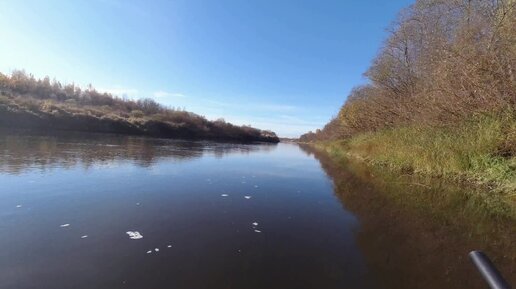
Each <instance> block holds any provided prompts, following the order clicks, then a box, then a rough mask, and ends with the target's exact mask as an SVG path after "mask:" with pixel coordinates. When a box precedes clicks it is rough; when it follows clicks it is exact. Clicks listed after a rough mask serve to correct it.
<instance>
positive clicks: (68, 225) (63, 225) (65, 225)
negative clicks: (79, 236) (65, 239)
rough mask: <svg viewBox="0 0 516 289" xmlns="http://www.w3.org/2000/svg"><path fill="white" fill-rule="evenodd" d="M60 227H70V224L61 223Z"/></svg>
mask: <svg viewBox="0 0 516 289" xmlns="http://www.w3.org/2000/svg"><path fill="white" fill-rule="evenodd" d="M59 227H61V228H66V227H70V224H62V225H60V226H59Z"/></svg>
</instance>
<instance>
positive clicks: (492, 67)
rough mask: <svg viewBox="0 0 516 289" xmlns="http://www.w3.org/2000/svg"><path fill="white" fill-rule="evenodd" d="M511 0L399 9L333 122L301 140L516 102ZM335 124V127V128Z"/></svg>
mask: <svg viewBox="0 0 516 289" xmlns="http://www.w3.org/2000/svg"><path fill="white" fill-rule="evenodd" d="M514 27H516V1H514V0H509V1H496V0H418V1H416V3H415V4H413V5H412V6H410V7H409V8H408V9H406V10H404V11H402V12H401V13H400V15H399V19H398V20H397V21H396V22H395V23H393V25H392V27H391V28H390V29H389V30H390V36H389V37H388V39H387V40H386V41H385V43H384V45H383V47H382V49H381V51H380V53H379V54H378V56H377V57H376V58H375V59H374V61H373V63H372V65H371V67H370V68H369V69H368V70H367V72H366V73H365V76H366V77H367V78H368V79H369V83H368V84H366V85H363V86H359V87H356V88H355V89H353V90H352V92H351V94H350V95H349V97H348V99H347V101H346V103H345V104H344V106H343V107H342V109H341V110H340V112H339V115H338V117H337V118H336V119H334V120H332V122H331V123H330V124H329V125H328V126H326V127H325V128H324V129H322V130H320V131H318V132H316V133H308V134H306V135H303V136H302V137H301V140H302V141H314V140H331V139H339V138H348V137H351V136H354V135H357V134H360V133H364V132H372V131H378V130H383V129H386V128H394V127H403V126H407V125H412V124H425V125H428V126H443V125H450V124H453V123H456V122H457V121H462V120H465V119H468V118H470V117H472V116H474V115H477V114H483V113H499V112H501V111H507V110H513V111H514V109H515V107H516V80H515V76H514V70H515V62H516V45H515V41H516V30H515V29H514ZM335 126H338V127H339V128H338V129H336V128H335Z"/></svg>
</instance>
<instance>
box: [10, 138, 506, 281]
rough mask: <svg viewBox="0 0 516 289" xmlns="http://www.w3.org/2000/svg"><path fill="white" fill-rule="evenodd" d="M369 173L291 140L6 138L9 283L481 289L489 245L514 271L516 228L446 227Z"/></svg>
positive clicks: (411, 187)
mask: <svg viewBox="0 0 516 289" xmlns="http://www.w3.org/2000/svg"><path fill="white" fill-rule="evenodd" d="M337 172H338V173H337ZM372 174H373V173H371V172H369V171H367V172H366V173H364V171H363V169H362V170H361V171H359V172H357V169H355V168H354V167H351V166H350V168H348V169H346V168H344V169H343V168H340V167H339V168H338V169H337V168H336V167H334V166H333V165H332V164H329V163H328V160H324V157H321V156H317V155H314V154H313V152H311V151H309V150H307V149H306V148H301V147H299V146H298V145H296V144H282V143H280V144H277V145H271V144H227V143H226V144H223V143H215V142H199V141H197V142H192V141H178V140H163V139H152V138H140V137H127V136H113V135H95V134H88V135H81V134H68V135H54V136H37V135H27V134H6V133H4V134H1V135H0V185H1V186H0V216H1V217H0V230H1V232H2V235H1V237H0V248H2V250H0V288H20V289H28V288H106V289H107V288H110V289H111V288H185V289H186V288H221V289H222V288H267V289H275V288H278V289H279V288H281V289H288V288H292V289H302V288H317V289H332V288H340V289H341V288H359V289H360V288H444V287H443V286H448V288H458V287H454V286H457V285H460V284H462V285H464V286H466V285H467V286H466V287H463V288H484V286H483V285H484V284H482V283H481V282H482V281H481V279H480V277H479V276H477V275H476V272H475V271H474V269H473V267H472V265H471V264H469V262H468V261H467V252H468V250H469V249H472V248H473V246H484V245H486V244H488V245H489V246H487V248H488V249H489V250H491V251H494V252H495V253H494V254H495V255H497V253H496V252H498V251H499V250H502V249H508V251H505V252H504V253H500V254H499V255H500V256H494V257H495V260H496V261H499V262H501V264H502V269H503V270H502V271H503V272H504V274H509V275H512V274H513V273H514V272H515V271H514V267H515V266H514V254H513V253H514V248H513V247H512V248H511V247H510V243H511V241H514V239H512V238H513V237H514V235H513V234H512V233H513V232H512V231H511V230H512V229H513V228H511V227H510V226H509V227H508V225H507V224H505V223H503V224H502V225H500V226H501V227H500V228H499V229H500V230H504V229H505V231H507V229H508V231H509V232H506V235H505V236H503V237H501V238H498V239H501V240H502V241H498V243H496V242H495V241H493V239H492V238H484V239H483V241H482V242H477V241H476V237H475V236H476V235H475V234H471V233H468V234H464V232H455V231H461V230H469V229H467V228H469V227H467V226H464V227H462V226H459V225H457V224H455V223H454V224H452V225H450V226H453V228H458V229H457V230H452V229H450V228H445V229H443V228H442V226H441V225H439V226H438V225H436V222H434V221H432V222H430V221H425V220H426V219H425V216H423V215H424V214H423V213H419V212H415V211H414V210H409V209H404V208H405V207H403V206H401V207H398V206H399V204H395V202H394V201H392V200H391V199H388V198H386V197H385V196H384V195H385V194H384V193H385V192H382V190H392V188H388V187H385V186H383V187H382V186H376V185H374V184H375V181H374V177H373V176H371V175H372ZM364 176H366V177H365V178H364ZM368 178H373V180H370V179H368ZM408 184H409V185H404V186H403V187H400V186H401V185H403V184H398V185H397V186H396V188H395V189H397V190H399V189H400V188H401V189H403V190H406V191H411V190H416V191H418V192H419V191H420V190H421V188H417V186H416V187H415V186H414V185H410V184H414V183H410V182H409V183H408ZM418 184H420V183H419V182H418ZM422 186H428V185H427V184H423V185H422ZM423 188H424V187H423ZM439 190H443V187H442V186H440V187H439ZM407 219H410V220H411V221H410V222H407V221H406V220H407ZM403 220H405V221H403ZM438 224H440V223H438ZM439 234H442V236H441V235H439ZM464 235H468V236H469V237H464ZM471 236H473V237H471ZM498 239H497V240H498ZM493 243H496V244H493ZM463 244H464V246H462V245H463ZM508 244H509V245H508ZM491 245H492V246H491ZM461 246H462V247H461ZM470 247H471V248H470ZM478 249H482V248H478ZM491 251H489V252H491ZM507 252H508V253H507ZM511 278H512V277H511Z"/></svg>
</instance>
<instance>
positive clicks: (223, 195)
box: [220, 194, 229, 197]
mask: <svg viewBox="0 0 516 289" xmlns="http://www.w3.org/2000/svg"><path fill="white" fill-rule="evenodd" d="M220 196H221V197H227V196H229V195H228V194H222V195H220Z"/></svg>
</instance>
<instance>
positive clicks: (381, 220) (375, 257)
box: [302, 146, 516, 289]
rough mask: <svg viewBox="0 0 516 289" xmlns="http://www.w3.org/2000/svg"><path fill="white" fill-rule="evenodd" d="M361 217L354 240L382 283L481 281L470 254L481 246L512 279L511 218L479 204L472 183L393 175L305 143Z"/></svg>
mask: <svg viewBox="0 0 516 289" xmlns="http://www.w3.org/2000/svg"><path fill="white" fill-rule="evenodd" d="M302 148H303V149H304V150H305V151H306V152H307V153H309V154H314V156H315V157H316V158H317V159H318V160H319V161H320V162H321V165H322V167H323V169H324V170H325V171H326V173H327V174H328V175H329V176H331V177H332V179H333V181H334V183H335V191H336V194H337V196H338V197H339V198H340V200H341V201H342V203H343V204H344V207H345V208H346V209H348V210H350V211H351V212H353V213H354V214H356V215H357V216H358V218H359V220H360V229H359V230H358V231H357V241H358V244H359V246H360V248H361V251H362V252H363V254H364V257H365V258H366V260H367V264H368V267H369V268H370V270H371V273H372V274H374V276H375V278H378V279H379V280H380V281H381V283H382V284H383V286H384V288H407V289H408V288H429V289H430V288H486V286H485V284H484V281H483V280H482V279H481V277H480V275H479V273H478V272H477V271H476V270H475V269H474V267H473V265H472V264H471V262H470V260H469V259H468V257H467V254H468V252H470V251H471V250H475V249H480V250H483V251H485V252H486V253H487V254H488V255H489V256H490V257H491V258H492V259H493V260H494V262H495V263H496V264H497V266H498V267H499V269H501V271H502V272H503V274H504V276H505V277H506V278H507V279H509V281H511V282H512V284H514V283H515V282H516V246H515V245H514V244H515V242H516V224H515V223H514V222H513V221H511V220H506V219H500V218H498V219H495V218H493V217H490V216H486V215H483V214H482V213H481V212H479V209H478V206H479V205H481V204H479V203H478V200H477V199H475V197H474V196H475V195H476V194H478V193H479V192H472V190H474V188H468V187H467V186H465V185H457V184H452V183H447V182H445V181H443V180H437V179H432V178H421V177H416V176H410V175H402V176H400V175H398V174H395V173H389V172H388V171H381V170H379V169H374V168H371V167H367V166H364V165H363V164H360V163H356V162H353V161H352V160H348V161H347V162H346V163H340V164H337V163H335V162H334V161H332V160H330V159H329V158H328V156H327V155H325V154H322V153H320V152H317V151H315V150H312V149H310V148H309V147H306V146H303V147H302Z"/></svg>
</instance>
